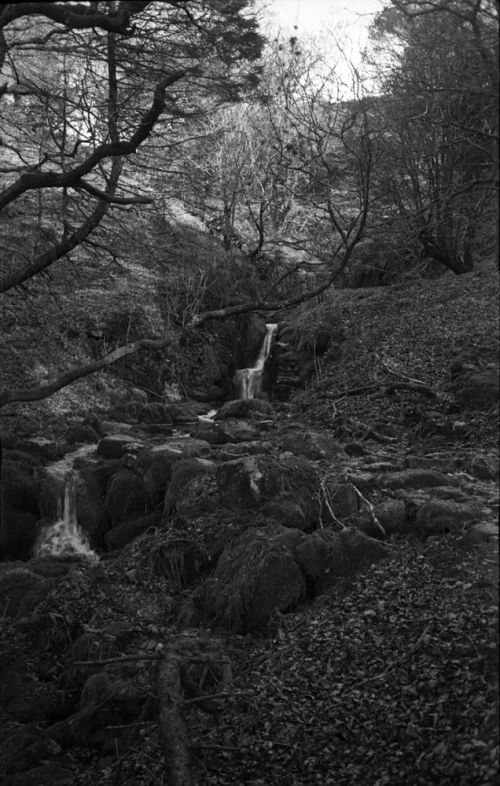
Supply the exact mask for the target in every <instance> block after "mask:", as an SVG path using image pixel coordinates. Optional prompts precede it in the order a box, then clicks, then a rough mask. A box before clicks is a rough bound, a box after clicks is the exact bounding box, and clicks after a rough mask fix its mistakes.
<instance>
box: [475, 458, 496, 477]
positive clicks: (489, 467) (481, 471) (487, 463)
mask: <svg viewBox="0 0 500 786" xmlns="http://www.w3.org/2000/svg"><path fill="white" fill-rule="evenodd" d="M470 469H471V473H472V475H474V477H475V478H478V480H496V479H497V477H498V465H497V466H495V464H494V462H493V461H491V460H489V459H487V458H484V457H483V456H474V458H473V459H472V462H471V467H470Z"/></svg>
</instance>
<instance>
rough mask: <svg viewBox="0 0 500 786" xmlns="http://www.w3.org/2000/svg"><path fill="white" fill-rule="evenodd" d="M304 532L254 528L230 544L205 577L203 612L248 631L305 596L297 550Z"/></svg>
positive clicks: (220, 622)
mask: <svg viewBox="0 0 500 786" xmlns="http://www.w3.org/2000/svg"><path fill="white" fill-rule="evenodd" d="M301 537H302V535H301V533H294V531H293V530H287V529H285V528H279V527H276V528H274V529H273V531H271V532H270V531H268V530H267V529H266V530H262V529H256V530H253V529H252V530H249V531H247V532H244V533H243V534H242V535H241V536H240V537H239V538H237V539H236V541H235V542H234V543H232V544H231V545H230V546H227V547H226V548H225V549H224V552H223V553H222V555H221V557H220V559H219V561H218V563H217V567H216V569H215V571H214V574H213V577H212V579H210V580H209V582H207V584H208V587H207V597H206V601H205V602H206V608H205V612H206V614H207V616H208V617H209V618H210V619H212V620H213V623H214V624H215V625H219V626H222V627H225V628H228V629H229V630H231V631H234V632H235V633H247V632H249V631H252V630H256V629H258V628H262V627H264V626H265V625H266V624H267V623H268V621H269V620H270V619H271V617H272V615H273V613H274V612H275V611H276V610H278V611H280V612H283V611H287V610H288V609H290V608H291V607H293V606H295V605H296V604H297V603H298V602H299V601H300V600H301V599H303V598H304V597H305V593H306V585H305V581H304V577H303V575H302V572H301V570H300V568H299V566H298V565H297V562H296V561H295V558H294V555H293V550H294V548H295V546H296V545H297V541H298V539H300V538H301Z"/></svg>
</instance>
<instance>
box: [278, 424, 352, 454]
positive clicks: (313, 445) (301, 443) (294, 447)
mask: <svg viewBox="0 0 500 786" xmlns="http://www.w3.org/2000/svg"><path fill="white" fill-rule="evenodd" d="M282 448H283V450H289V451H290V452H291V453H294V454H295V455H296V456H306V458H308V459H311V460H312V461H320V460H321V459H327V458H331V457H332V456H336V455H345V451H344V449H343V447H342V446H341V445H339V444H338V443H336V442H335V440H333V439H332V438H331V437H329V436H328V435H326V434H319V433H318V432H315V431H309V430H305V431H296V432H294V433H292V434H288V435H287V436H286V437H285V439H284V440H283V442H282Z"/></svg>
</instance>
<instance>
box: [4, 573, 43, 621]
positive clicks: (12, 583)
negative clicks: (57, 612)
mask: <svg viewBox="0 0 500 786" xmlns="http://www.w3.org/2000/svg"><path fill="white" fill-rule="evenodd" d="M45 586H46V582H45V580H44V579H42V578H41V576H37V575H36V573H33V572H32V571H30V570H26V569H25V568H12V569H11V570H9V571H5V572H4V573H3V574H2V575H1V576H0V614H2V615H4V616H6V617H16V616H17V613H18V610H19V607H20V606H21V603H22V601H23V599H24V597H25V595H27V593H28V592H32V591H33V590H42V588H45Z"/></svg>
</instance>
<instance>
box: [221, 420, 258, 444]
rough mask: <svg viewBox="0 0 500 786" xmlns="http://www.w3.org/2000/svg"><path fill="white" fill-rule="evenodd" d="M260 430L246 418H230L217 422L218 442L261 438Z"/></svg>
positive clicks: (248, 440)
mask: <svg viewBox="0 0 500 786" xmlns="http://www.w3.org/2000/svg"><path fill="white" fill-rule="evenodd" d="M259 434H260V431H259V429H258V428H257V426H254V425H253V423H247V421H246V420H236V419H235V418H228V419H227V420H224V421H221V422H219V423H217V442H218V443H224V442H251V441H252V440H256V439H258V438H259Z"/></svg>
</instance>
